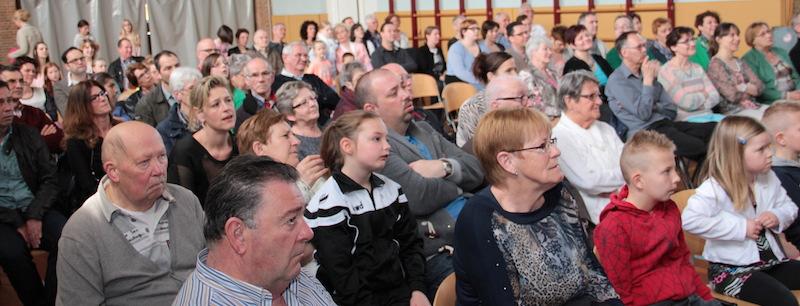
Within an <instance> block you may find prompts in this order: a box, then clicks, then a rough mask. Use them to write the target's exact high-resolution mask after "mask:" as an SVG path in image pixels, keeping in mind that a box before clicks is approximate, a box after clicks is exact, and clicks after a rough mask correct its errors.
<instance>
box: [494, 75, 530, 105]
mask: <svg viewBox="0 0 800 306" xmlns="http://www.w3.org/2000/svg"><path fill="white" fill-rule="evenodd" d="M527 96H528V87H527V86H525V82H523V81H522V79H520V78H519V77H517V76H511V75H500V76H498V77H495V78H493V79H492V80H491V81H490V82H489V84H487V85H486V102H487V103H488V105H489V108H490V109H497V108H506V107H517V106H519V105H521V106H529V105H528V102H529V101H528V97H527ZM515 99H516V100H515Z"/></svg>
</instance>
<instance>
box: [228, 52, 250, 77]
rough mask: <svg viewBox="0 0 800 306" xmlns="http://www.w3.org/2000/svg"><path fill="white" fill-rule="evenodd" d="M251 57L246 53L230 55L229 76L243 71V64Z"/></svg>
mask: <svg viewBox="0 0 800 306" xmlns="http://www.w3.org/2000/svg"><path fill="white" fill-rule="evenodd" d="M251 59H252V57H250V55H247V54H234V55H231V57H230V65H229V66H228V70H230V72H231V76H234V75H239V74H240V73H242V71H244V66H245V65H247V63H248V62H249V61H250V60H251Z"/></svg>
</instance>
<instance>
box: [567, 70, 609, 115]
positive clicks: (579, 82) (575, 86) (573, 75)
mask: <svg viewBox="0 0 800 306" xmlns="http://www.w3.org/2000/svg"><path fill="white" fill-rule="evenodd" d="M586 82H592V83H595V84H600V83H599V82H598V81H597V79H596V78H595V77H594V75H593V74H592V73H591V72H589V71H586V70H575V71H572V72H570V73H567V74H565V75H564V76H562V77H561V81H559V82H558V94H557V97H556V102H557V103H558V108H560V109H561V110H562V111H565V112H566V111H567V101H566V98H568V97H569V98H573V99H577V98H578V97H580V95H581V88H583V84H585V83H586Z"/></svg>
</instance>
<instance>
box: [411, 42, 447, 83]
mask: <svg viewBox="0 0 800 306" xmlns="http://www.w3.org/2000/svg"><path fill="white" fill-rule="evenodd" d="M436 53H437V54H439V56H441V57H442V61H443V64H444V65H443V66H442V71H441V72H439V73H438V74H435V73H434V72H433V53H431V49H430V48H428V45H427V44H424V45H422V47H419V49H417V54H416V57H417V71H419V72H420V73H424V74H428V75H431V76H433V77H438V76H439V75H441V74H444V72H445V71H447V62H445V61H444V54H443V53H442V48H438V49H437V50H436Z"/></svg>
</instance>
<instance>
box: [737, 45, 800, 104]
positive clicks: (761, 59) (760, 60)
mask: <svg viewBox="0 0 800 306" xmlns="http://www.w3.org/2000/svg"><path fill="white" fill-rule="evenodd" d="M772 52H773V53H775V55H777V56H778V57H779V58H780V59H781V60H782V61H783V63H784V64H786V66H789V67H794V66H792V61H791V60H790V59H789V54H788V53H786V51H784V50H783V49H781V48H772ZM742 60H744V62H745V63H747V66H750V69H752V70H753V72H754V73H755V74H756V75H757V76H758V78H759V79H761V81H762V82H764V91H763V92H761V95H760V96H758V97H756V100H758V102H761V103H766V104H771V103H772V102H775V100H780V99H783V98H784V94H785V93H784V92H782V91H780V90H778V88H776V87H775V70H774V69H772V65H770V64H769V62H767V58H766V57H765V56H764V53H761V51H758V50H756V49H755V48H753V49H750V51H747V53H745V55H744V56H743V57H742ZM792 80H793V81H794V84H795V85H794V86H795V89H800V75H798V74H797V71H794V69H792Z"/></svg>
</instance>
